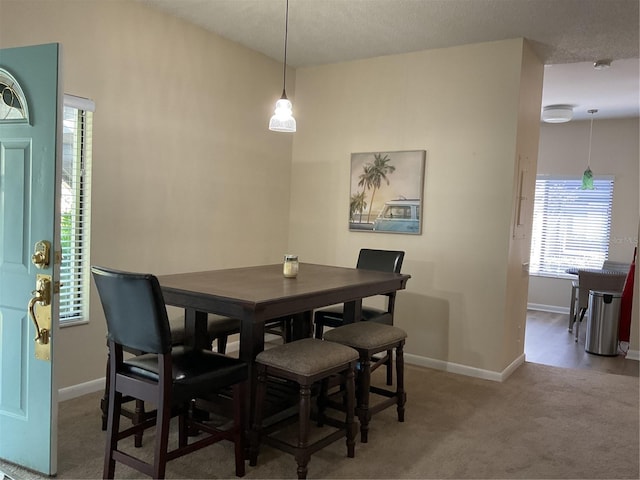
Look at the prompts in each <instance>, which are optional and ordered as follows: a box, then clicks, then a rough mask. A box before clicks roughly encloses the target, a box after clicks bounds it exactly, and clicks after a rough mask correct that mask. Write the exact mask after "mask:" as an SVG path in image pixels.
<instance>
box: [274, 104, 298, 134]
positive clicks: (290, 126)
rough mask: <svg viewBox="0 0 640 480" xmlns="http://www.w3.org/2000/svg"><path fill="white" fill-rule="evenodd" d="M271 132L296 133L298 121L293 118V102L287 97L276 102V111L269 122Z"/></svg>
mask: <svg viewBox="0 0 640 480" xmlns="http://www.w3.org/2000/svg"><path fill="white" fill-rule="evenodd" d="M269 130H273V131H274V132H295V131H296V119H295V118H293V112H292V106H291V102H290V101H289V100H288V99H287V97H286V96H284V95H283V97H282V98H281V99H280V100H278V101H277V102H276V110H275V113H274V114H273V116H272V117H271V120H269Z"/></svg>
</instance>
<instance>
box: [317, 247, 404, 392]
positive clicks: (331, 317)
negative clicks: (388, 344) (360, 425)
mask: <svg viewBox="0 0 640 480" xmlns="http://www.w3.org/2000/svg"><path fill="white" fill-rule="evenodd" d="M403 260H404V252H403V251H398V250H374V249H369V248H363V249H361V250H360V254H359V255H358V262H357V264H356V268H360V269H363V270H377V271H380V272H393V273H400V270H401V269H402V261H403ZM386 296H387V301H386V303H387V308H386V309H384V310H382V309H379V308H374V307H370V306H365V305H363V306H362V318H361V320H362V321H371V322H376V323H382V324H385V325H393V313H394V309H395V301H396V292H395V291H394V292H390V293H388V294H386ZM343 308H344V306H343V305H334V306H331V307H327V308H322V309H319V310H316V311H315V313H314V323H315V337H316V338H322V337H323V335H324V327H332V328H336V327H340V326H342V325H344V309H343ZM378 360H380V359H378ZM383 360H384V361H383V362H380V361H378V362H377V363H376V365H380V364H382V363H384V364H385V365H386V366H387V385H391V384H392V383H393V364H392V362H393V357H392V352H391V351H388V352H387V354H386V355H385V357H384V358H383Z"/></svg>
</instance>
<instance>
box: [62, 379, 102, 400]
mask: <svg viewBox="0 0 640 480" xmlns="http://www.w3.org/2000/svg"><path fill="white" fill-rule="evenodd" d="M104 382H105V377H102V378H96V379H95V380H91V381H89V382H85V383H79V384H78V385H72V386H70V387H65V388H61V389H60V390H58V402H64V401H65V400H71V399H72V398H76V397H81V396H82V395H87V394H89V393H94V392H99V391H101V390H104Z"/></svg>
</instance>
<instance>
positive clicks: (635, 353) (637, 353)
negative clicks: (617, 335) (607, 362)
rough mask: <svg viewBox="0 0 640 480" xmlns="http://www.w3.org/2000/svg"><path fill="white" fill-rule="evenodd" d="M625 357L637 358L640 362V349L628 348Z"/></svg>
mask: <svg viewBox="0 0 640 480" xmlns="http://www.w3.org/2000/svg"><path fill="white" fill-rule="evenodd" d="M625 358H626V359H627V360H635V361H636V362H640V350H627V355H626V357H625Z"/></svg>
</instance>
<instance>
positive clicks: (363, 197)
mask: <svg viewBox="0 0 640 480" xmlns="http://www.w3.org/2000/svg"><path fill="white" fill-rule="evenodd" d="M426 154H427V152H426V150H411V151H401V152H368V153H352V154H351V191H350V195H349V230H352V231H366V232H383V233H407V234H413V235H420V234H421V233H422V191H423V186H424V170H425V159H426Z"/></svg>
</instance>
